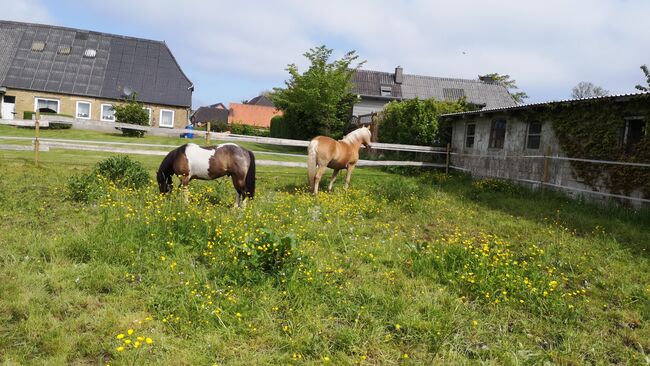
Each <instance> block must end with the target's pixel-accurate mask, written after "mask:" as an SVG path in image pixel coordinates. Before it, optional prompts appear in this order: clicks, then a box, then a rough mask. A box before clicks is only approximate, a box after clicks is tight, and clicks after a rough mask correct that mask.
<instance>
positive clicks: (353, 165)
mask: <svg viewBox="0 0 650 366" xmlns="http://www.w3.org/2000/svg"><path fill="white" fill-rule="evenodd" d="M355 166H356V165H355V164H350V165H348V174H347V175H346V176H345V189H348V186H349V185H350V177H352V171H353V170H354V167H355Z"/></svg>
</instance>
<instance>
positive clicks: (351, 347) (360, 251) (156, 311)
mask: <svg viewBox="0 0 650 366" xmlns="http://www.w3.org/2000/svg"><path fill="white" fill-rule="evenodd" d="M52 132H54V131H52ZM41 158H42V165H41V167H39V168H36V167H34V165H33V161H32V155H31V154H30V153H27V152H0V171H2V173H3V176H2V180H0V232H1V233H2V234H1V235H0V238H1V239H0V241H1V243H0V293H1V294H2V296H0V360H1V361H2V362H3V363H4V364H8V365H12V364H78V365H81V364H98V365H105V364H110V365H142V364H151V365H154V364H155V365H157V364H169V365H213V364H218V365H250V364H332V365H341V364H360V365H375V364H377V365H379V364H381V365H398V364H406V365H408V364H413V365H416V364H512V365H517V364H544V363H551V364H575V365H581V364H585V363H590V364H612V363H613V364H646V363H648V362H649V355H650V327H649V326H648V319H649V318H650V258H649V252H648V245H649V244H648V243H650V215H649V214H648V211H646V210H638V209H632V208H624V207H623V208H622V207H614V206H597V205H594V204H590V203H585V202H580V201H573V200H569V199H567V198H566V197H564V196H562V195H560V194H557V193H553V192H531V191H529V190H526V189H524V188H520V187H516V186H512V185H508V184H502V183H498V182H493V181H472V180H471V179H469V178H468V177H466V176H462V175H452V176H446V175H444V174H441V173H439V172H427V173H424V174H419V175H415V176H401V175H397V174H389V173H387V172H383V171H380V170H375V169H365V168H360V169H357V170H356V171H355V174H354V177H353V180H352V188H351V189H350V190H348V191H343V190H342V187H341V184H338V185H335V190H334V192H333V193H330V194H328V193H323V194H320V195H319V196H318V197H313V196H312V195H310V194H308V193H306V176H305V175H306V174H305V171H304V170H302V169H292V168H282V169H279V168H277V167H260V168H259V170H258V172H259V173H258V180H257V186H258V191H257V195H256V198H255V200H253V201H252V202H250V203H249V204H248V205H247V206H246V208H245V209H233V208H232V207H231V206H232V203H233V200H234V191H233V190H232V187H231V184H230V182H228V181H226V180H219V181H212V182H193V183H192V184H191V188H190V192H189V199H188V202H187V203H184V201H183V199H182V197H181V195H180V194H178V193H173V194H171V195H170V196H166V197H161V196H160V195H159V194H158V193H157V192H156V187H155V185H154V184H153V183H152V184H151V185H150V186H149V187H147V188H146V189H142V190H139V191H134V190H128V189H120V188H117V187H115V186H114V185H112V184H111V183H110V182H106V183H105V184H106V187H107V190H108V192H109V194H108V195H106V196H104V197H103V198H101V199H100V200H99V201H98V202H95V203H90V204H81V203H75V202H72V201H70V200H68V199H66V195H67V193H66V182H67V180H68V179H69V178H70V177H71V176H72V175H75V174H82V173H86V172H88V171H90V170H91V168H92V166H93V164H95V163H96V162H97V161H98V160H100V159H101V158H102V156H99V155H97V153H91V152H75V151H60V150H55V151H51V152H48V153H43V154H42V155H41ZM132 158H133V159H136V160H138V161H140V162H142V163H143V164H144V165H145V166H146V167H147V168H148V169H149V170H150V173H151V175H152V176H153V171H154V170H155V168H156V167H157V165H158V164H159V161H160V157H150V156H132ZM339 183H341V182H339Z"/></svg>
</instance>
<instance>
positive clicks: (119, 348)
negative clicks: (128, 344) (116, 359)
mask: <svg viewBox="0 0 650 366" xmlns="http://www.w3.org/2000/svg"><path fill="white" fill-rule="evenodd" d="M116 349H117V352H122V351H124V347H122V346H119V347H117V348H116Z"/></svg>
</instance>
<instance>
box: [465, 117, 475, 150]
mask: <svg viewBox="0 0 650 366" xmlns="http://www.w3.org/2000/svg"><path fill="white" fill-rule="evenodd" d="M475 134H476V123H468V124H467V125H466V126H465V147H469V148H472V147H474V135H475Z"/></svg>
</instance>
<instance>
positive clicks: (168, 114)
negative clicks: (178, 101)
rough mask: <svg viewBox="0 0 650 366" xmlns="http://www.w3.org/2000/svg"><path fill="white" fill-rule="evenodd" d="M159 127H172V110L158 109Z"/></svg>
mask: <svg viewBox="0 0 650 366" xmlns="http://www.w3.org/2000/svg"><path fill="white" fill-rule="evenodd" d="M160 127H174V111H170V110H168V109H161V110H160Z"/></svg>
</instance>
